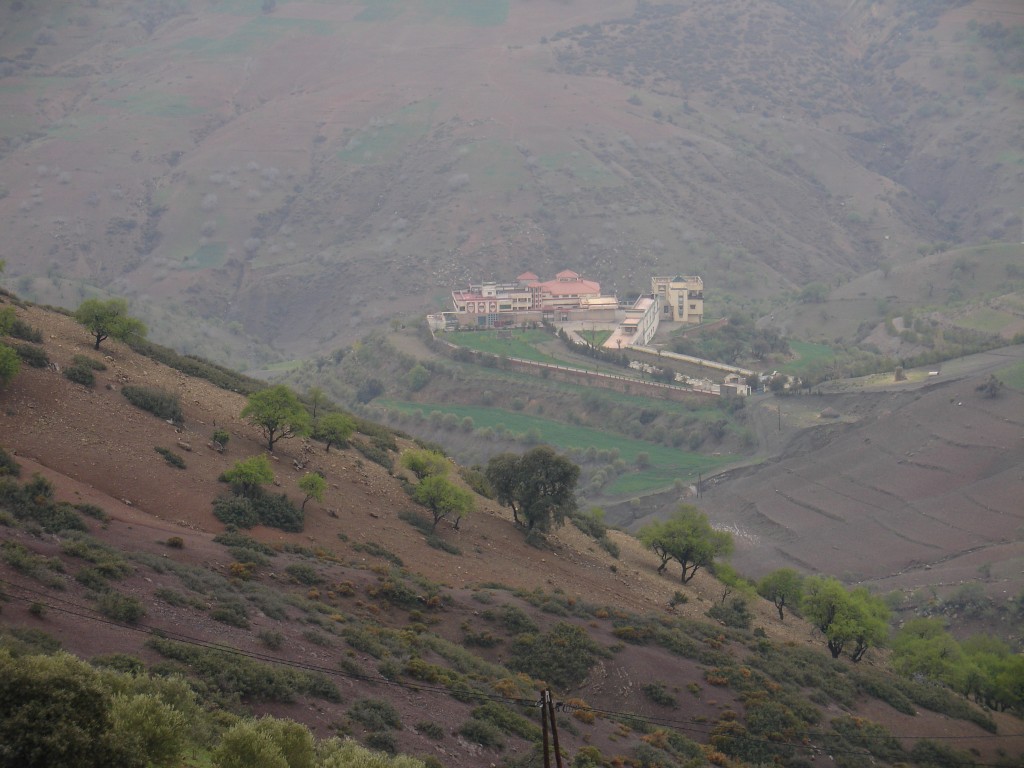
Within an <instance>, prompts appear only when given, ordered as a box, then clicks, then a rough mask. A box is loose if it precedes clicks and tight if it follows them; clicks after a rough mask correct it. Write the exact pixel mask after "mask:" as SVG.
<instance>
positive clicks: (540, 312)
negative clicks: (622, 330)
mask: <svg viewBox="0 0 1024 768" xmlns="http://www.w3.org/2000/svg"><path fill="white" fill-rule="evenodd" d="M452 308H453V310H454V314H455V315H456V318H455V319H456V320H457V323H458V325H472V326H483V327H490V326H498V325H513V324H518V323H523V322H541V321H542V320H559V321H566V320H570V319H584V318H585V319H592V320H595V321H603V320H605V319H606V318H605V315H608V316H609V317H608V318H607V319H614V313H615V310H616V309H617V308H618V300H617V299H616V298H615V297H614V296H602V295H601V284H600V283H598V282H596V281H594V280H587V279H586V278H584V277H582V276H580V275H579V273H577V272H573V271H572V270H571V269H565V270H562V271H561V272H559V273H558V274H557V275H555V277H554V279H552V280H541V279H540V278H539V277H538V276H537V275H535V274H534V273H533V272H524V273H523V274H521V275H519V277H518V278H516V281H515V282H510V283H499V282H486V283H479V284H470V286H469V287H468V288H466V289H462V290H455V291H452ZM510 313H513V314H510ZM598 315H600V317H599V316H598Z"/></svg>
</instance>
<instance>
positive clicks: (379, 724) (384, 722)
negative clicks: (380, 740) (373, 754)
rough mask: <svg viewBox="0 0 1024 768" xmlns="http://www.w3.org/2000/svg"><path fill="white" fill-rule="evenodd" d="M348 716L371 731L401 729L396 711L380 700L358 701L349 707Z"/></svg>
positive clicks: (400, 720)
mask: <svg viewBox="0 0 1024 768" xmlns="http://www.w3.org/2000/svg"><path fill="white" fill-rule="evenodd" d="M348 716H349V717H350V718H351V719H352V720H353V721H355V722H357V723H359V724H360V725H362V726H364V727H366V728H367V729H368V730H371V731H385V730H388V729H391V728H401V727H402V719H401V718H400V717H399V716H398V710H397V709H395V708H394V707H393V706H391V704H389V703H388V702H386V701H382V700H380V699H359V700H358V701H357V702H355V703H354V704H353V705H352V706H351V707H349V710H348Z"/></svg>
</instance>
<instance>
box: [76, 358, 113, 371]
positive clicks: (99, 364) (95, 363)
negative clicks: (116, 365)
mask: <svg viewBox="0 0 1024 768" xmlns="http://www.w3.org/2000/svg"><path fill="white" fill-rule="evenodd" d="M71 362H72V363H73V364H74V365H75V366H77V367H79V368H88V369H89V370H91V371H105V370H107V366H106V364H105V363H104V362H103V361H102V360H97V359H96V358H94V357H89V355H75V356H74V357H73V358H71Z"/></svg>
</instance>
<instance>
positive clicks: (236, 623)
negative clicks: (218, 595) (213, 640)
mask: <svg viewBox="0 0 1024 768" xmlns="http://www.w3.org/2000/svg"><path fill="white" fill-rule="evenodd" d="M210 618H212V619H213V620H214V621H219V622H221V623H222V624H228V625H229V626H232V627H238V628H239V629H248V628H249V612H248V611H247V610H246V608H245V604H244V603H242V602H239V601H237V600H232V601H230V602H225V603H222V604H221V605H219V606H217V607H216V608H214V609H213V610H212V611H211V612H210Z"/></svg>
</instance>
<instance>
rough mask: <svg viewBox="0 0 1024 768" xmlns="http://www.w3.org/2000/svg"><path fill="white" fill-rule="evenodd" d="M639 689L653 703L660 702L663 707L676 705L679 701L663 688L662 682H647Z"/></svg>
mask: <svg viewBox="0 0 1024 768" xmlns="http://www.w3.org/2000/svg"><path fill="white" fill-rule="evenodd" d="M641 690H642V691H643V692H644V693H645V694H646V695H647V698H649V699H650V700H651V701H653V702H654V703H655V704H660V705H661V706H663V707H673V708H675V707H677V706H679V702H678V701H676V697H675V696H673V695H672V694H671V693H669V692H668V689H667V688H665V685H664V683H648V684H647V685H645V686H643V687H642V688H641Z"/></svg>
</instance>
